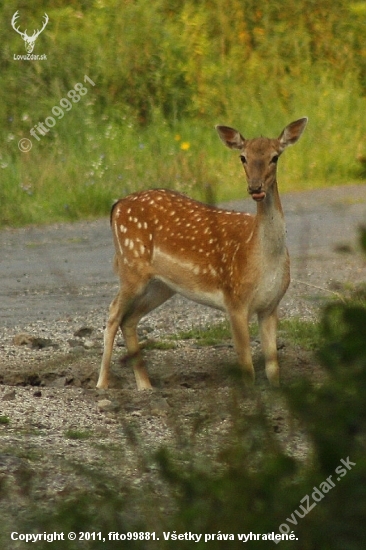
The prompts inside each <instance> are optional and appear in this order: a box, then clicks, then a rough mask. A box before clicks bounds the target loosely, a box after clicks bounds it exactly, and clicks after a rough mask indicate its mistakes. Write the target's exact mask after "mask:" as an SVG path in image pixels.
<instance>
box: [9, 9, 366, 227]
mask: <svg viewBox="0 0 366 550" xmlns="http://www.w3.org/2000/svg"><path fill="white" fill-rule="evenodd" d="M17 10H19V19H18V23H17V24H18V25H19V27H20V30H22V31H24V30H25V29H27V30H28V34H32V31H33V29H37V28H40V26H41V24H42V17H43V14H44V13H45V12H46V13H47V14H48V15H49V23H48V26H47V27H46V29H45V30H44V31H43V33H42V34H41V35H40V36H39V38H38V39H37V42H36V45H35V49H34V52H33V53H34V54H38V55H42V54H46V55H47V60H43V61H25V60H19V59H14V56H19V55H24V54H25V53H26V52H25V48H24V43H23V41H22V39H21V37H20V36H19V35H18V34H17V33H16V32H15V31H14V30H13V29H12V27H11V24H10V22H11V18H12V16H13V14H14V13H15V11H17ZM365 22H366V2H348V1H346V0H317V1H315V0H297V1H296V2H295V1H294V0H281V1H280V0H272V1H271V2H267V0H225V1H224V0H202V1H200V2H196V1H195V0H186V1H181V0H156V1H154V2H151V1H149V0H123V1H117V0H72V1H71V2H70V1H69V2H64V1H62V0H56V1H52V2H51V1H41V0H35V1H33V2H32V3H29V2H26V1H25V0H19V1H13V0H10V1H7V2H1V3H0V32H1V36H2V49H1V52H0V72H1V87H0V120H1V129H0V139H1V147H0V172H1V184H0V225H20V224H25V223H40V222H48V221H53V220H61V219H69V220H70V219H71V220H72V219H77V218H79V217H86V216H98V215H102V214H103V215H104V214H106V213H107V212H108V210H109V207H110V204H111V202H112V201H113V200H114V199H115V198H117V197H120V196H123V195H124V194H126V193H128V192H130V191H132V190H135V189H139V188H143V187H144V188H145V187H158V186H164V187H174V188H176V189H178V190H181V191H183V192H186V193H188V194H191V195H194V196H196V197H198V198H201V199H204V200H208V199H210V200H212V198H216V199H220V200H223V199H229V198H233V197H239V196H243V193H244V189H245V185H244V183H243V175H242V171H241V168H240V166H239V163H238V162H236V158H235V155H234V157H233V156H232V154H231V153H230V152H229V151H228V150H226V149H225V148H224V147H222V145H221V144H220V142H219V141H218V138H217V136H216V134H215V131H214V129H213V127H214V125H215V124H216V123H224V124H230V125H233V126H236V127H238V129H240V130H241V131H242V133H243V134H244V135H245V136H246V137H254V136H255V135H258V134H261V133H263V134H266V135H269V136H275V135H278V134H279V133H280V131H281V130H282V128H283V127H284V126H285V125H286V124H287V123H289V122H290V121H291V120H294V119H296V118H298V117H301V116H303V115H308V116H309V118H310V123H309V126H308V128H307V130H306V134H305V135H304V137H303V139H302V140H301V143H300V144H299V145H297V146H296V147H295V148H294V149H293V150H291V151H288V152H286V154H285V155H284V158H283V159H281V165H280V176H279V177H280V182H281V187H282V189H283V190H292V189H304V188H309V187H314V186H319V185H325V184H327V185H329V184H337V183H346V182H350V181H353V182H354V181H359V180H360V178H362V177H364V176H365V163H366V117H365V116H363V114H364V113H365V111H366V99H365V93H366V47H365V41H364V37H365V29H366V26H365ZM85 75H87V76H88V77H89V78H90V79H91V80H92V81H93V82H94V83H95V86H93V85H92V84H90V82H84V76H85ZM77 83H83V84H84V85H85V87H86V89H87V92H86V93H85V95H83V96H81V97H80V101H78V102H75V103H73V102H71V103H72V108H71V109H70V110H69V111H64V116H63V118H61V119H60V120H58V119H57V117H55V115H53V114H52V108H53V107H55V106H60V100H61V99H62V98H67V93H68V92H69V91H70V90H72V89H73V88H74V86H75V84H77ZM49 116H52V117H54V118H55V121H56V124H55V126H54V127H53V128H51V129H50V131H49V132H48V133H47V134H46V135H45V136H40V134H38V135H39V136H40V141H37V140H36V139H35V138H33V137H32V136H31V135H30V130H31V129H32V128H33V127H34V126H35V125H38V124H39V123H40V122H44V120H45V119H46V118H47V117H49ZM22 138H28V139H31V141H32V144H33V147H32V149H31V151H30V152H28V153H23V152H21V151H20V150H19V148H18V142H19V140H20V139H22ZM362 161H363V162H362Z"/></svg>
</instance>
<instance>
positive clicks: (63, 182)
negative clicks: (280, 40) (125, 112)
mask: <svg viewBox="0 0 366 550" xmlns="http://www.w3.org/2000/svg"><path fill="white" fill-rule="evenodd" d="M313 88H314V84H313V83H311V84H310V85H309V88H307V89H305V90H302V88H301V86H299V87H298V88H294V90H293V98H292V106H291V108H289V109H288V112H286V113H284V112H282V111H281V109H279V110H278V112H276V113H275V115H274V114H273V112H272V111H273V104H269V105H263V104H260V103H259V102H257V101H255V100H253V101H252V102H251V104H250V109H249V108H248V107H244V108H243V109H242V110H241V111H240V112H239V111H237V106H236V107H233V112H231V113H230V114H226V115H225V114H223V115H222V116H220V117H217V116H215V117H214V118H212V119H210V120H209V121H208V120H206V119H205V120H201V121H200V120H193V119H189V118H185V119H183V120H181V121H179V122H178V121H176V122H174V123H168V122H167V121H166V120H165V119H164V118H163V117H162V116H160V115H156V120H155V121H154V122H153V123H151V124H150V125H148V126H146V127H140V126H139V125H138V124H136V123H133V122H127V121H123V120H122V121H121V120H120V119H119V117H118V115H117V114H116V113H113V112H112V111H111V115H110V116H108V117H107V119H108V120H105V121H103V120H102V121H100V120H97V119H96V118H95V117H93V114H92V112H90V116H86V117H85V111H87V110H88V108H89V107H87V106H85V107H84V108H83V106H82V105H76V106H75V107H74V109H73V110H72V111H70V112H69V113H66V115H67V119H66V115H65V117H64V119H62V120H60V121H59V122H58V125H57V126H56V127H55V129H54V131H53V130H51V131H50V132H49V134H47V135H46V136H44V137H42V139H41V141H40V142H36V141H35V140H33V141H34V144H33V148H32V150H31V151H30V152H28V153H21V152H20V151H19V150H18V149H17V147H16V144H15V143H14V144H13V145H14V147H16V148H15V150H14V147H13V148H12V150H10V147H9V145H8V146H6V147H5V148H4V151H3V152H2V153H1V155H0V172H1V176H2V184H1V188H0V226H21V225H24V224H30V223H35V224H42V223H50V222H56V221H73V220H78V219H84V218H96V217H99V216H104V215H107V214H108V213H109V210H110V207H111V205H112V203H113V201H114V200H116V199H117V198H120V197H123V196H125V195H127V194H128V193H130V192H132V191H135V190H137V189H143V188H150V187H166V188H174V189H176V190H178V191H181V192H184V193H186V194H188V195H190V196H193V197H195V198H197V199H199V200H203V201H212V198H213V199H214V200H215V201H218V202H219V201H225V200H231V199H237V198H246V197H247V192H246V182H245V177H244V173H243V170H242V168H241V165H240V162H239V160H238V155H237V154H236V153H233V151H229V150H228V149H227V148H225V147H224V146H223V144H222V143H221V142H220V140H219V138H218V136H217V134H216V131H215V129H214V124H216V123H224V124H228V125H232V126H235V127H237V128H238V129H239V130H240V131H241V132H242V133H243V134H244V135H245V137H248V138H251V137H254V136H258V135H260V134H264V135H268V136H270V137H276V136H278V135H279V134H280V132H281V131H282V129H283V128H284V127H285V126H286V124H288V123H289V122H291V121H292V120H294V119H296V118H298V117H300V116H303V115H308V116H309V124H308V127H307V128H306V130H305V133H304V135H303V137H302V138H301V140H300V142H299V143H298V144H296V145H295V147H293V148H291V149H289V150H288V151H286V152H285V153H284V155H283V157H282V158H281V160H280V162H279V167H278V180H279V184H280V191H281V193H284V192H287V191H294V190H304V189H310V188H315V187H322V186H330V185H336V184H340V183H349V182H356V181H361V180H358V176H359V173H360V170H361V164H360V163H359V162H358V161H357V159H356V153H357V151H358V150H359V149H360V147H361V148H362V147H363V145H362V144H363V143H364V141H365V140H364V136H365V135H366V119H365V118H364V117H360V116H359V113H360V112H364V111H365V110H366V98H361V97H357V96H356V95H352V94H350V93H349V91H348V89H337V88H335V87H333V88H332V86H331V85H330V84H329V83H327V82H325V83H324V85H323V87H322V85H321V84H320V85H319V86H318V87H317V89H316V91H315V90H314V89H313ZM78 109H79V111H78ZM335 109H336V111H337V116H336V121H335V112H334V111H335ZM46 114H47V113H46ZM28 133H29V131H28V130H27V128H24V131H23V132H22V137H29V135H28ZM19 137H21V136H20V135H19ZM365 148H366V144H365ZM15 205H16V207H15Z"/></svg>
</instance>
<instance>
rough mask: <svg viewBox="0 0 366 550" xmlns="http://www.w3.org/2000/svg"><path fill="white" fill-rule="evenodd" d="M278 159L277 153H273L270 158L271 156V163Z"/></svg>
mask: <svg viewBox="0 0 366 550" xmlns="http://www.w3.org/2000/svg"><path fill="white" fill-rule="evenodd" d="M277 161H278V155H274V156H273V157H272V158H271V162H273V164H276V163H277Z"/></svg>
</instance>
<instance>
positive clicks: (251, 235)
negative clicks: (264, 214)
mask: <svg viewBox="0 0 366 550" xmlns="http://www.w3.org/2000/svg"><path fill="white" fill-rule="evenodd" d="M253 233H254V229H253V231H252V232H251V234H250V235H249V237H248V238H247V239H246V241H245V244H248V243H249V241H251V239H252V237H253Z"/></svg>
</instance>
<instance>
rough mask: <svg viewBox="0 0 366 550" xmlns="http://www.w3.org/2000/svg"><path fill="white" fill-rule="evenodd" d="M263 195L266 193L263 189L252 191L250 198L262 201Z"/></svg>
mask: <svg viewBox="0 0 366 550" xmlns="http://www.w3.org/2000/svg"><path fill="white" fill-rule="evenodd" d="M265 196H266V194H265V192H264V191H262V192H261V193H252V199H253V200H255V201H257V202H259V201H262V200H263V199H264V197H265Z"/></svg>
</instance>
